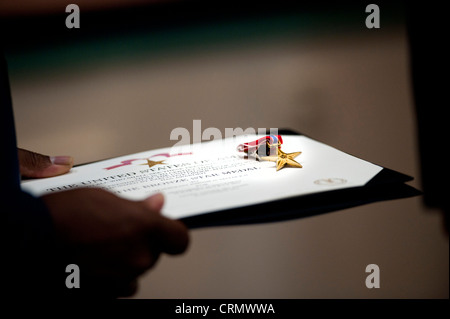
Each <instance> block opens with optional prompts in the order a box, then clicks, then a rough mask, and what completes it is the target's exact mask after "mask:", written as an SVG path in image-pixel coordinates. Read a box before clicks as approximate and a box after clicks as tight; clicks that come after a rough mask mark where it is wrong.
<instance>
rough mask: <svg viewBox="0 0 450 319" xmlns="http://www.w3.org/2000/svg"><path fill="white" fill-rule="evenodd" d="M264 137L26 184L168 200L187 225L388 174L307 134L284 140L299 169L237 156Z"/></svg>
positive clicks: (166, 152)
mask: <svg viewBox="0 0 450 319" xmlns="http://www.w3.org/2000/svg"><path fill="white" fill-rule="evenodd" d="M260 137H262V136H257V135H243V136H237V137H233V138H226V139H223V140H214V141H209V142H203V143H198V144H193V145H185V146H179V147H170V148H163V149H157V150H150V151H146V152H141V153H136V154H131V155H127V156H121V157H117V158H113V159H108V160H103V161H99V162H95V163H92V164H86V165H81V166H76V167H74V168H72V170H71V171H70V172H69V173H67V174H65V175H61V176H57V177H51V178H43V179H36V180H24V181H22V189H23V190H24V191H27V192H29V193H31V194H32V195H35V196H40V195H43V194H47V193H51V192H57V191H64V190H69V189H74V188H79V187H99V188H103V189H106V190H108V191H110V192H113V193H115V194H116V195H118V196H120V197H123V198H127V199H131V200H141V199H144V198H146V197H148V196H150V195H152V194H155V193H159V192H161V193H163V194H164V196H165V204H164V207H163V209H162V214H163V215H165V216H167V217H169V218H173V219H182V218H186V217H191V216H195V215H199V214H206V213H212V212H216V211H223V210H228V209H234V208H239V207H246V206H251V205H255V204H260V203H264V202H270V201H275V200H282V199H286V198H291V197H298V196H302V195H307V194H313V193H320V192H326V191H329V190H336V189H342V188H350V187H357V186H364V185H365V184H366V183H367V182H368V181H370V180H371V179H372V178H373V177H374V176H375V175H377V174H378V173H379V172H380V171H381V170H382V169H383V167H381V166H378V165H375V164H372V163H370V162H367V161H364V160H362V159H359V158H357V157H354V156H351V155H349V154H346V153H344V152H342V151H339V150H337V149H335V148H333V147H330V146H328V145H326V144H323V143H320V142H317V141H315V140H313V139H311V138H309V137H306V136H303V135H285V136H282V138H283V144H282V145H281V149H282V150H283V151H284V152H285V153H290V152H298V151H299V152H301V154H300V155H298V156H297V157H296V158H295V160H296V161H297V162H298V163H300V164H301V165H302V167H301V168H299V167H289V166H285V167H284V168H282V169H280V170H278V171H277V170H276V163H274V162H270V161H257V160H255V159H254V158H245V157H244V156H243V155H244V154H243V153H241V152H239V151H238V150H237V146H238V145H239V144H241V143H244V142H250V141H253V140H256V139H258V138H260Z"/></svg>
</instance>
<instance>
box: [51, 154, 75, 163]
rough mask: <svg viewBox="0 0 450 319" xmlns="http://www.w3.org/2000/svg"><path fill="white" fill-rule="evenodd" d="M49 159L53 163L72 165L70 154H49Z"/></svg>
mask: <svg viewBox="0 0 450 319" xmlns="http://www.w3.org/2000/svg"><path fill="white" fill-rule="evenodd" d="M50 161H51V162H52V164H55V165H73V157H72V156H50Z"/></svg>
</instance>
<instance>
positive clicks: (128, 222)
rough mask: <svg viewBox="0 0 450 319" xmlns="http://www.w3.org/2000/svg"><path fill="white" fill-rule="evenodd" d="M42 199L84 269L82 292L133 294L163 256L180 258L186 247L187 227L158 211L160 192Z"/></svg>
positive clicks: (78, 192) (80, 192) (83, 192)
mask: <svg viewBox="0 0 450 319" xmlns="http://www.w3.org/2000/svg"><path fill="white" fill-rule="evenodd" d="M42 199H43V200H44V202H45V204H46V205H47V207H48V208H49V210H50V213H51V214H52V217H53V219H54V223H55V228H56V231H57V238H58V240H60V241H61V243H63V249H64V251H66V252H67V253H68V256H69V257H71V258H73V259H71V260H75V261H76V262H75V263H77V265H78V266H79V268H80V282H84V289H87V290H91V291H92V292H93V293H95V294H97V295H98V296H100V295H101V294H103V295H104V294H105V293H106V294H108V296H111V297H117V296H129V295H132V294H133V293H134V292H135V291H136V289H137V287H136V279H137V277H138V276H139V275H141V274H142V273H144V272H145V271H146V270H148V269H149V268H151V267H152V266H153V265H154V264H155V262H156V261H157V259H158V256H159V255H160V253H161V252H166V253H169V254H179V253H182V252H183V251H185V249H186V248H187V245H188V241H189V240H188V232H187V229H186V227H185V226H184V224H182V223H181V222H179V221H175V220H171V219H168V218H166V217H163V216H162V215H161V214H160V213H159V211H160V210H161V208H162V206H163V201H164V199H163V196H162V195H161V194H157V195H154V196H152V197H150V198H148V199H146V200H144V201H140V202H133V201H128V200H125V199H121V198H119V197H117V196H115V195H113V194H112V193H109V192H107V191H104V190H101V189H94V188H90V189H87V188H84V189H83V188H80V189H75V190H70V191H65V192H59V193H53V194H50V195H45V196H43V197H42ZM81 285H82V284H80V290H81V289H83V287H81ZM104 296H105V295H104Z"/></svg>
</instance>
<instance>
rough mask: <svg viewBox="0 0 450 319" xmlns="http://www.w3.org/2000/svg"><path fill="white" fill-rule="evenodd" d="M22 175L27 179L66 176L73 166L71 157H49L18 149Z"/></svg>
mask: <svg viewBox="0 0 450 319" xmlns="http://www.w3.org/2000/svg"><path fill="white" fill-rule="evenodd" d="M17 155H18V157H19V169H20V175H21V176H22V177H25V178H42V177H51V176H57V175H61V174H65V173H67V172H68V171H70V169H71V168H72V166H73V158H72V157H71V156H52V157H50V156H47V155H42V154H39V153H35V152H31V151H27V150H24V149H21V148H18V149H17Z"/></svg>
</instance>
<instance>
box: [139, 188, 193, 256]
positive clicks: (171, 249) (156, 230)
mask: <svg viewBox="0 0 450 319" xmlns="http://www.w3.org/2000/svg"><path fill="white" fill-rule="evenodd" d="M143 203H144V205H145V207H146V208H147V210H148V215H147V230H148V233H149V234H150V238H151V241H152V243H151V244H152V247H158V248H159V250H160V251H161V252H166V253H169V254H180V253H182V252H184V251H185V250H186V248H187V246H188V244H189V235H188V230H187V228H186V226H185V225H184V224H183V223H182V222H180V221H177V220H173V219H169V218H167V217H164V216H162V215H160V214H155V212H159V211H160V210H161V208H162V206H163V204H164V197H163V195H162V194H156V195H153V196H152V197H149V198H147V199H146V200H144V201H143Z"/></svg>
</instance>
